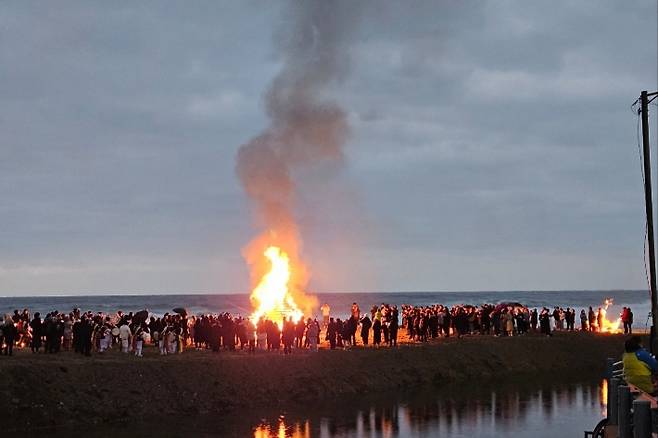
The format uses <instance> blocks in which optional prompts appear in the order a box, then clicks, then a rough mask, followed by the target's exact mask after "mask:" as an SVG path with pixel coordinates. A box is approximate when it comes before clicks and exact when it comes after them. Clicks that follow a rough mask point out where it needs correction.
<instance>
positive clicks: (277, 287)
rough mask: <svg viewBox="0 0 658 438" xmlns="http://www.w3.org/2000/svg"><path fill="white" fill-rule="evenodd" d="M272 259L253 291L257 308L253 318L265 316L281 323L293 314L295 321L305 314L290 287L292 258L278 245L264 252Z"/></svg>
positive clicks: (252, 300) (253, 298)
mask: <svg viewBox="0 0 658 438" xmlns="http://www.w3.org/2000/svg"><path fill="white" fill-rule="evenodd" d="M263 255H264V256H265V257H267V259H268V260H269V261H270V265H271V266H270V270H269V272H267V273H266V274H265V275H263V277H262V278H261V280H260V282H259V283H258V286H256V287H255V288H254V290H253V291H252V293H251V297H250V299H251V302H252V303H253V305H254V307H255V308H256V310H255V311H254V313H253V314H252V315H251V320H252V321H254V322H256V321H258V320H259V319H260V318H261V317H265V318H267V319H270V320H272V321H274V322H277V323H281V322H282V321H283V320H284V319H288V317H290V316H292V318H293V320H294V321H298V320H299V318H301V317H302V316H304V313H303V312H302V311H301V310H300V309H299V307H298V306H297V304H296V303H295V300H294V299H293V297H292V295H291V294H290V291H289V288H288V282H289V281H290V259H289V257H288V254H286V253H285V252H284V251H282V250H281V248H279V247H277V246H269V247H268V248H267V249H266V250H265V252H264V253H263Z"/></svg>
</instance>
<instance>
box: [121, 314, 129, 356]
mask: <svg viewBox="0 0 658 438" xmlns="http://www.w3.org/2000/svg"><path fill="white" fill-rule="evenodd" d="M131 336H132V333H131V331H130V327H129V326H128V321H123V323H122V324H121V326H120V327H119V339H121V351H122V352H124V353H128V352H129V351H130V337H131Z"/></svg>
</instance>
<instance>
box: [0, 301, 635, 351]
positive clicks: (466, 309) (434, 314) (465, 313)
mask: <svg viewBox="0 0 658 438" xmlns="http://www.w3.org/2000/svg"><path fill="white" fill-rule="evenodd" d="M321 311H322V316H323V318H322V322H319V321H318V320H317V319H314V318H300V319H298V320H296V321H295V320H293V318H292V317H289V318H287V319H285V318H284V319H282V320H281V321H273V320H271V319H268V318H264V317H261V318H260V319H258V320H257V321H251V320H250V319H248V318H243V317H242V316H239V315H237V316H236V315H231V314H230V313H220V314H206V315H196V316H188V315H187V312H186V311H185V310H184V309H180V311H178V312H174V313H165V314H164V315H163V316H161V317H158V316H155V315H151V314H149V312H148V311H145V310H144V311H141V312H137V313H132V312H130V313H123V312H122V311H118V312H117V313H116V314H104V313H102V312H96V313H94V312H92V311H87V312H84V313H83V312H81V311H80V309H73V310H72V311H71V312H69V313H60V312H58V311H53V312H50V313H48V314H47V315H46V316H45V317H44V318H43V319H42V318H41V315H40V313H39V312H35V313H34V315H32V316H31V315H30V312H29V311H28V309H24V310H23V311H22V312H19V311H18V310H14V313H13V315H11V314H7V315H4V317H3V318H2V320H0V345H1V346H2V351H3V353H4V354H5V355H12V353H13V349H14V347H16V346H17V347H19V348H26V349H27V348H29V349H30V350H31V351H32V352H34V353H39V352H43V353H50V354H53V353H58V352H60V351H74V352H76V353H80V354H83V355H87V356H89V355H91V353H92V352H96V353H99V354H102V353H104V352H106V351H108V350H110V349H112V348H116V349H119V350H121V351H122V352H123V353H132V354H134V355H135V356H139V357H141V356H143V352H144V346H146V345H151V346H154V347H155V348H156V351H157V352H158V353H159V354H160V355H168V354H177V353H181V352H183V351H184V350H185V349H189V348H194V349H199V350H201V349H204V350H205V349H207V350H211V351H213V352H219V351H222V350H227V351H235V350H243V351H247V352H249V353H252V354H253V353H255V352H256V351H279V350H280V351H282V353H284V354H290V353H292V352H293V350H301V349H304V350H311V351H317V350H318V347H319V345H320V344H321V343H322V340H324V341H325V342H326V344H327V346H328V348H329V349H337V348H338V349H346V348H351V347H353V346H356V345H363V346H368V345H373V346H375V347H379V346H390V347H394V346H396V345H397V343H398V338H399V335H398V332H399V329H400V328H401V327H402V328H403V329H404V330H405V331H406V336H407V337H406V339H405V341H406V342H426V341H428V340H430V339H436V338H439V337H450V336H456V337H462V336H466V335H493V336H517V335H524V334H526V333H528V332H537V333H541V334H544V335H547V336H551V335H552V331H555V330H558V331H560V330H565V331H574V330H576V310H575V309H573V308H566V309H563V308H561V307H555V308H554V309H553V310H550V309H548V308H546V307H544V308H542V309H541V310H538V309H529V308H528V307H526V306H523V305H521V304H519V303H504V304H498V305H494V304H484V305H481V306H470V305H457V306H451V307H448V306H444V305H440V304H436V305H429V306H411V305H402V306H401V307H400V310H398V307H397V306H395V305H390V304H386V303H382V304H381V305H379V306H372V307H371V308H370V310H369V311H367V312H362V311H361V309H360V308H359V306H358V304H357V303H353V304H352V307H351V309H350V312H349V316H348V317H346V318H344V319H341V318H334V317H332V316H331V315H330V307H329V305H328V304H325V305H323V306H322V307H321ZM620 321H621V323H623V328H624V333H632V325H633V312H632V311H631V309H630V308H627V307H624V308H623V310H622V313H621V315H620ZM604 322H605V309H602V308H598V310H597V311H595V310H593V308H592V307H589V309H588V310H587V311H586V310H585V309H582V310H581V312H580V330H583V331H594V332H597V331H602V330H603V329H604Z"/></svg>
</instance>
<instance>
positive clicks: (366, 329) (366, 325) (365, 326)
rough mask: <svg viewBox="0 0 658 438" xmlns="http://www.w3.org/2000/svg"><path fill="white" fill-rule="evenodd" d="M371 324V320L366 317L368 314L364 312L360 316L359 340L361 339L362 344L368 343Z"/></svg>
mask: <svg viewBox="0 0 658 438" xmlns="http://www.w3.org/2000/svg"><path fill="white" fill-rule="evenodd" d="M371 326H372V322H370V318H368V314H367V313H366V314H365V315H364V316H363V318H361V341H363V345H368V337H369V335H370V327H371Z"/></svg>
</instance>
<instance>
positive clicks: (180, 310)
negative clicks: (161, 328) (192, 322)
mask: <svg viewBox="0 0 658 438" xmlns="http://www.w3.org/2000/svg"><path fill="white" fill-rule="evenodd" d="M173 311H174V312H176V313H178V314H179V315H181V316H187V309H185V308H184V307H176V308H174V309H173Z"/></svg>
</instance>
